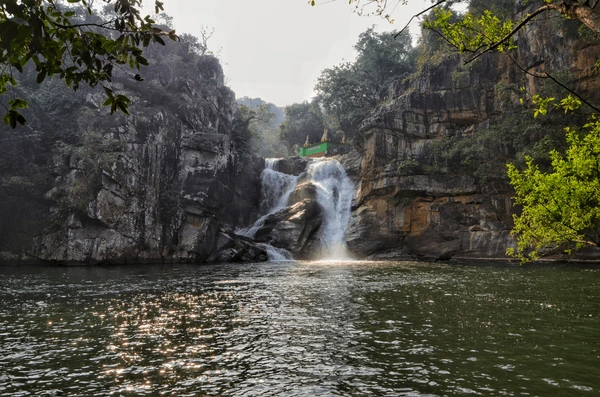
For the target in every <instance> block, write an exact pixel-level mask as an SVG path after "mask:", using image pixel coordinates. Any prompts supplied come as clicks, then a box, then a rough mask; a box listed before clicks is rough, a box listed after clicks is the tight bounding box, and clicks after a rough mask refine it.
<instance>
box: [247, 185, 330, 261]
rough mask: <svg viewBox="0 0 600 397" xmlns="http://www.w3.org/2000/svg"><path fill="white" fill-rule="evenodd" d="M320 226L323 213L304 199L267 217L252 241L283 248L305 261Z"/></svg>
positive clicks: (315, 204) (312, 203)
mask: <svg viewBox="0 0 600 397" xmlns="http://www.w3.org/2000/svg"><path fill="white" fill-rule="evenodd" d="M303 190H304V189H303ZM322 223H323V209H322V208H321V206H320V205H319V203H318V202H317V201H316V200H315V199H312V198H306V199H303V200H301V201H298V202H296V203H295V204H293V205H290V206H289V207H286V208H284V209H282V210H280V211H277V212H275V213H273V214H271V215H269V216H267V218H266V219H265V220H264V224H263V226H262V227H260V229H258V231H257V232H256V234H255V235H254V240H256V241H258V242H264V243H268V244H271V245H273V246H274V247H277V248H284V249H286V250H288V251H289V252H291V253H292V255H293V256H294V258H296V259H306V258H308V257H309V256H310V253H311V247H312V243H313V241H314V237H315V236H316V234H317V232H318V231H319V229H320V227H321V224H322Z"/></svg>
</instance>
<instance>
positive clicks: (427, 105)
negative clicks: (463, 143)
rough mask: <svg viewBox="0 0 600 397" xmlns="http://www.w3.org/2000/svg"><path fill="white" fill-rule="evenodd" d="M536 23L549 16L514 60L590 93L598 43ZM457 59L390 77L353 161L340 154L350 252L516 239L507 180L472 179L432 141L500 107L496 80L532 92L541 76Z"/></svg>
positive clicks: (457, 252) (391, 253)
mask: <svg viewBox="0 0 600 397" xmlns="http://www.w3.org/2000/svg"><path fill="white" fill-rule="evenodd" d="M544 23H546V24H548V23H551V22H548V21H546V22H543V23H542V25H540V24H537V25H536V24H532V25H531V26H528V27H527V29H526V30H525V31H523V32H522V33H521V34H520V35H519V37H518V38H517V44H518V45H519V54H518V57H519V59H518V62H519V64H520V66H521V67H523V68H524V69H526V70H530V71H544V70H548V71H549V70H553V69H557V70H569V71H570V73H571V75H573V76H576V79H577V80H576V81H577V82H578V88H581V89H584V90H588V92H591V91H592V90H593V89H595V87H596V84H597V72H596V71H595V70H594V64H595V60H596V59H598V56H599V55H600V47H599V46H598V45H597V44H596V45H591V44H589V45H582V44H581V43H580V42H579V41H577V40H576V39H573V37H572V36H571V37H570V38H569V37H568V36H566V35H563V36H561V35H553V36H552V37H550V36H549V35H547V34H544V32H545V31H552V30H549V29H556V28H552V27H549V26H546V25H544ZM533 30H535V31H533ZM554 31H555V30H554ZM557 37H558V39H557ZM461 62H462V60H461V59H460V58H459V57H458V56H450V57H448V58H446V59H445V60H443V61H442V62H440V63H439V64H437V65H434V64H431V65H425V66H424V68H423V70H422V71H421V72H420V73H418V74H416V75H415V76H413V78H411V79H409V80H407V81H402V82H397V83H396V84H395V85H394V86H393V87H391V88H390V97H389V100H388V101H387V102H385V103H384V104H382V105H380V106H379V107H378V108H377V109H376V110H375V111H374V112H373V113H372V114H371V116H370V117H368V118H367V119H366V120H365V121H364V122H363V124H362V125H361V128H360V132H359V134H358V136H357V137H356V138H355V140H354V146H355V149H356V151H357V153H358V155H359V156H360V162H359V161H358V159H357V155H355V154H351V155H346V156H345V159H344V160H343V162H344V164H345V166H346V169H347V172H348V174H349V175H350V176H352V177H353V178H354V181H355V183H356V184H357V186H358V187H359V189H358V193H357V196H356V198H355V200H354V202H353V211H352V217H351V220H350V225H349V227H348V230H347V232H346V240H347V242H348V245H349V247H350V249H351V250H352V251H353V252H354V254H355V255H357V256H358V257H372V258H439V259H449V258H461V257H462V258H506V256H505V252H506V249H507V248H509V247H514V246H515V241H514V240H513V239H512V237H511V235H510V230H511V228H512V214H513V213H514V212H515V208H513V205H512V201H511V196H512V194H513V192H512V190H511V189H510V186H509V185H508V183H507V181H506V180H505V179H501V178H488V179H487V180H484V179H481V178H477V177H476V176H475V175H474V174H473V173H469V172H468V171H466V170H465V167H462V166H461V164H460V159H459V161H458V162H453V161H448V160H447V159H446V160H443V161H442V160H441V159H440V158H439V150H438V149H436V148H437V147H439V143H440V142H442V141H443V140H445V139H448V138H452V139H454V140H459V139H461V138H462V137H465V138H466V137H470V136H473V134H475V133H477V131H481V130H483V129H484V128H487V127H489V126H493V125H495V124H497V123H498V120H500V118H501V117H503V116H504V115H503V108H502V103H501V99H500V98H501V95H500V92H499V90H500V89H501V87H500V86H501V85H502V84H504V85H508V84H515V85H517V84H518V85H519V86H521V87H524V89H525V92H526V93H528V94H529V95H533V94H535V93H536V92H537V91H538V89H539V87H540V84H541V83H542V82H541V81H539V80H535V79H533V78H531V77H530V76H529V77H526V75H524V74H523V73H522V71H521V70H520V69H518V68H517V67H515V66H514V65H513V64H512V62H511V61H510V59H509V58H508V57H507V56H506V55H504V54H497V53H489V54H485V55H484V56H482V57H481V58H479V59H478V60H477V61H475V62H473V63H471V64H470V65H469V66H468V67H465V66H463V65H462V64H461ZM594 80H595V81H596V82H595V83H594ZM499 83H502V84H499ZM512 100H515V98H513V99H512ZM516 100H518V98H516ZM540 135H541V136H543V134H540ZM436 145H437V146H436ZM436 156H437V157H436ZM500 166H502V165H500Z"/></svg>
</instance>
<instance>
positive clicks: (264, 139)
mask: <svg viewBox="0 0 600 397" xmlns="http://www.w3.org/2000/svg"><path fill="white" fill-rule="evenodd" d="M236 101H237V103H238V105H243V106H246V107H247V108H248V109H250V110H251V111H254V112H257V113H260V117H259V118H258V119H257V120H256V121H254V122H252V123H251V124H250V131H251V133H252V148H253V149H254V152H255V153H256V154H258V155H259V156H262V157H267V158H268V157H286V156H288V155H290V154H291V153H289V152H288V149H287V147H286V146H285V145H284V144H283V143H282V141H281V137H280V129H279V126H280V125H281V123H283V120H284V119H285V112H284V110H283V109H282V108H280V107H278V106H277V105H275V104H273V103H270V102H267V101H265V100H263V99H261V98H249V97H247V96H245V97H241V98H238V99H237V100H236ZM264 105H266V106H264ZM261 107H263V108H262V109H261ZM264 107H267V109H264Z"/></svg>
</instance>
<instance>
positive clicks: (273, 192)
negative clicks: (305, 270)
mask: <svg viewBox="0 0 600 397" xmlns="http://www.w3.org/2000/svg"><path fill="white" fill-rule="evenodd" d="M277 162H279V159H276V158H268V159H265V169H264V170H263V171H262V173H261V174H260V182H261V197H260V209H261V212H263V213H265V215H263V216H262V217H260V218H259V219H258V220H257V221H256V222H254V225H252V226H251V227H249V228H245V229H238V230H237V231H236V233H237V234H240V235H242V236H246V237H250V238H252V237H254V235H255V234H256V232H257V231H258V230H259V229H260V228H261V227H262V226H264V224H265V219H266V218H267V217H268V216H269V215H271V214H273V213H275V212H277V211H279V210H280V209H282V208H285V206H286V205H287V201H288V198H289V197H290V194H291V193H292V192H293V191H294V189H295V188H296V184H297V183H298V177H297V176H294V175H288V174H284V173H283V172H279V171H276V170H275V168H276V167H277ZM261 246H263V248H264V249H265V250H266V251H267V255H268V256H269V260H271V261H281V260H291V259H293V257H292V255H291V254H290V253H289V252H288V251H286V250H284V249H282V248H276V247H273V246H272V245H269V244H261Z"/></svg>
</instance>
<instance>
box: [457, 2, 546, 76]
mask: <svg viewBox="0 0 600 397" xmlns="http://www.w3.org/2000/svg"><path fill="white" fill-rule="evenodd" d="M555 9H556V6H553V5H551V4H548V5H545V6H542V7H540V8H538V9H537V10H535V11H534V12H532V13H531V14H529V15H527V16H526V17H525V18H523V19H522V20H521V22H519V24H517V26H515V27H514V28H513V29H512V30H511V31H510V32H508V33H507V34H506V35H505V36H504V37H503V38H501V39H500V40H498V41H497V42H495V43H494V44H492V45H491V46H489V47H488V48H486V49H485V50H484V51H482V52H480V53H478V54H477V55H475V56H473V57H472V58H470V59H467V60H466V61H465V62H464V64H465V65H467V64H469V63H471V62H473V61H474V60H475V59H477V58H479V57H480V56H482V55H483V54H485V53H486V52H489V51H493V50H495V49H496V48H498V47H500V46H501V45H502V44H504V43H505V42H506V41H508V40H509V39H510V38H511V37H513V36H514V35H515V34H516V33H517V32H518V31H519V30H521V29H522V28H523V26H525V25H526V24H527V23H528V22H529V21H531V20H532V19H533V18H535V17H536V16H538V15H539V14H541V13H543V12H546V11H549V10H555Z"/></svg>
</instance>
